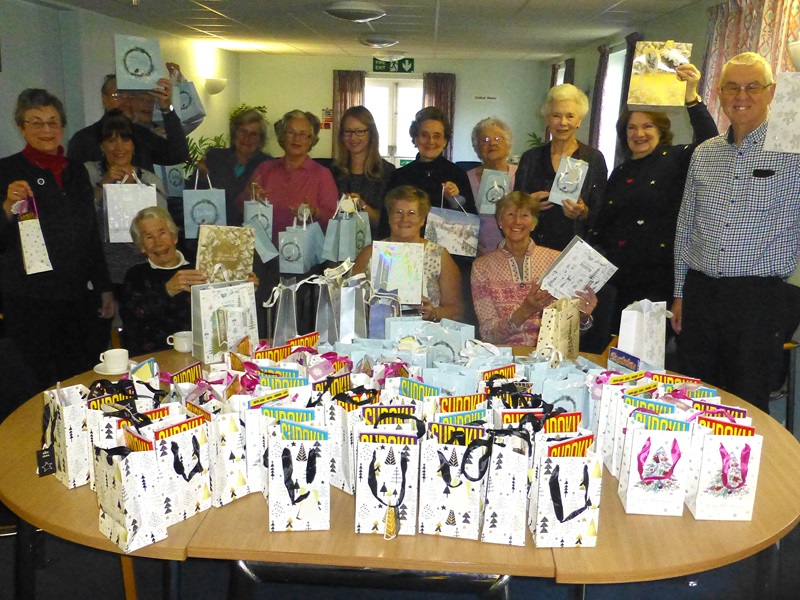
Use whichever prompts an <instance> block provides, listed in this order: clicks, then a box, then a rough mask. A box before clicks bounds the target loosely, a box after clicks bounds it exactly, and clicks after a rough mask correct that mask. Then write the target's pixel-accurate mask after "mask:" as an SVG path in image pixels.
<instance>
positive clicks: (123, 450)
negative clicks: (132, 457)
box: [94, 446, 133, 466]
mask: <svg viewBox="0 0 800 600" xmlns="http://www.w3.org/2000/svg"><path fill="white" fill-rule="evenodd" d="M101 452H105V453H106V460H107V461H108V465H109V466H111V465H113V464H114V457H115V456H119V457H121V458H125V457H126V456H128V455H129V454H130V453H131V452H133V450H131V449H130V448H127V447H125V446H116V447H115V448H98V447H97V446H95V447H94V453H95V454H96V455H97V456H99V455H100V453H101Z"/></svg>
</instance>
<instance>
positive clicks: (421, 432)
mask: <svg viewBox="0 0 800 600" xmlns="http://www.w3.org/2000/svg"><path fill="white" fill-rule="evenodd" d="M388 419H400V420H402V421H414V423H415V424H416V426H417V439H421V438H422V437H424V436H425V421H423V420H422V419H420V418H419V417H415V416H414V415H409V414H406V413H401V412H400V411H399V410H387V411H386V412H385V413H381V415H380V416H379V417H378V418H377V420H376V421H375V425H379V424H380V423H381V421H386V420H388Z"/></svg>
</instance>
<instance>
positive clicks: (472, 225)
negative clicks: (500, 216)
mask: <svg viewBox="0 0 800 600" xmlns="http://www.w3.org/2000/svg"><path fill="white" fill-rule="evenodd" d="M442 189H444V188H442ZM459 208H460V209H461V210H452V209H449V208H443V207H439V208H436V207H435V206H434V207H432V208H431V210H430V212H429V213H428V220H427V222H426V224H425V239H426V240H428V241H429V242H433V243H434V244H439V245H440V246H444V247H445V248H446V249H447V251H448V252H449V253H450V254H452V255H454V256H476V255H477V254H478V232H479V231H480V228H481V218H480V217H479V216H478V215H473V214H470V213H468V212H467V211H465V210H464V207H463V206H461V205H459Z"/></svg>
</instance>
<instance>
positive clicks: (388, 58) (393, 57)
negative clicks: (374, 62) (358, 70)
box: [374, 50, 406, 62]
mask: <svg viewBox="0 0 800 600" xmlns="http://www.w3.org/2000/svg"><path fill="white" fill-rule="evenodd" d="M374 56H375V58H377V59H379V60H382V61H385V62H396V61H398V60H403V59H404V58H405V57H406V53H405V52H402V51H398V50H387V51H386V52H377V53H376V54H375V55H374Z"/></svg>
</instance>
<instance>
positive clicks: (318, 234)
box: [278, 218, 325, 275]
mask: <svg viewBox="0 0 800 600" xmlns="http://www.w3.org/2000/svg"><path fill="white" fill-rule="evenodd" d="M324 244H325V236H324V235H323V233H322V228H321V227H320V226H319V223H316V222H311V223H309V222H306V221H303V224H302V225H298V224H297V218H295V220H294V225H291V226H289V227H287V228H286V231H281V232H280V233H278V252H279V253H280V270H281V273H296V274H300V275H302V274H303V273H308V271H310V270H311V267H313V266H314V265H317V264H319V262H320V260H321V254H322V248H323V246H324Z"/></svg>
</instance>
